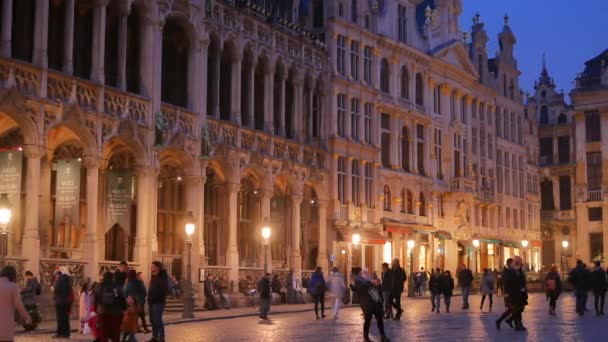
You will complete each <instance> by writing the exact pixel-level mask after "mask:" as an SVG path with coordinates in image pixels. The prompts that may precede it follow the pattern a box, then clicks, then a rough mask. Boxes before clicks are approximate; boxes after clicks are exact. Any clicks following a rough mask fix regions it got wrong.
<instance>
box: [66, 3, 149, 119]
mask: <svg viewBox="0 0 608 342" xmlns="http://www.w3.org/2000/svg"><path fill="white" fill-rule="evenodd" d="M72 1H73V0H72ZM159 26H160V23H158V22H157V21H155V20H153V19H152V18H149V17H147V16H144V17H142V22H141V48H140V50H139V62H140V64H139V86H140V90H141V94H142V95H144V96H146V97H152V95H153V94H154V59H155V58H154V35H155V34H154V32H155V31H156V30H158V27H159ZM150 124H152V123H150Z"/></svg>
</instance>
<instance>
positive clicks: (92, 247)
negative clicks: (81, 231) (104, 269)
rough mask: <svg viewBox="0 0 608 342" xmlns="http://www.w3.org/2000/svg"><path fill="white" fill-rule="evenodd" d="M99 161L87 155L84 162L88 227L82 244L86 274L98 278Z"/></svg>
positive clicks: (91, 277)
mask: <svg viewBox="0 0 608 342" xmlns="http://www.w3.org/2000/svg"><path fill="white" fill-rule="evenodd" d="M99 163H100V160H99V159H98V158H95V157H85V158H84V159H83V164H84V166H85V167H86V169H87V228H86V233H85V237H84V244H83V246H82V248H83V251H86V253H84V255H85V260H86V261H87V265H86V268H85V275H86V276H87V277H88V278H90V279H97V276H98V275H99V270H98V265H99V260H100V257H101V255H100V248H99V243H98V241H97V236H98V234H97V212H98V210H99V207H98V200H99Z"/></svg>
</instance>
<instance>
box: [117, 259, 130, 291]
mask: <svg viewBox="0 0 608 342" xmlns="http://www.w3.org/2000/svg"><path fill="white" fill-rule="evenodd" d="M127 271H129V264H127V262H126V261H124V260H123V261H121V262H120V264H119V265H118V268H117V269H116V271H114V281H115V282H116V285H118V286H121V287H122V286H125V283H126V282H127Z"/></svg>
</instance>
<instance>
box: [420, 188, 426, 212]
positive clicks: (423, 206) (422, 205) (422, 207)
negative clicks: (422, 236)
mask: <svg viewBox="0 0 608 342" xmlns="http://www.w3.org/2000/svg"><path fill="white" fill-rule="evenodd" d="M419 202H420V207H419V209H418V215H420V216H426V200H425V198H424V194H423V193H422V192H421V193H420V201H419Z"/></svg>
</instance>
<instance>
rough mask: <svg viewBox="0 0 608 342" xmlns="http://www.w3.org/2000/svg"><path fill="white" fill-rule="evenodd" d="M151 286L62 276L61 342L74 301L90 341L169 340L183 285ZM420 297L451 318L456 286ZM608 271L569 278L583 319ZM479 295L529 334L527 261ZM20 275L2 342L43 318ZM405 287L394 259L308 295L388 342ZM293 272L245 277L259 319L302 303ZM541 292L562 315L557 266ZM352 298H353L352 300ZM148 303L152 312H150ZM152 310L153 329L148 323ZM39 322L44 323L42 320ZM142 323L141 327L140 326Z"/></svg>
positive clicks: (444, 283) (211, 300)
mask: <svg viewBox="0 0 608 342" xmlns="http://www.w3.org/2000/svg"><path fill="white" fill-rule="evenodd" d="M151 274H152V276H151V279H150V282H149V284H148V287H146V285H145V282H144V280H143V279H142V278H141V272H140V273H137V272H136V271H135V270H133V269H129V267H128V264H127V263H126V262H124V261H123V262H121V263H120V265H119V266H118V268H117V269H116V270H115V271H114V272H106V273H104V274H103V277H102V278H101V280H100V281H99V282H92V283H83V284H82V285H81V287H80V292H79V294H78V296H75V295H74V293H73V287H72V283H71V280H70V276H69V275H68V274H64V273H62V271H61V270H59V269H58V270H56V271H55V272H54V274H53V280H52V285H51V287H50V290H51V293H52V295H53V301H54V304H55V313H56V323H57V329H56V334H55V336H54V337H55V338H69V337H70V314H71V311H72V306H73V304H74V302H75V301H76V300H77V301H78V316H79V320H80V326H79V332H80V333H83V334H90V335H92V337H93V338H94V339H95V341H104V342H105V341H108V340H112V341H129V342H132V341H135V334H136V333H141V332H143V333H150V332H151V333H152V338H151V339H150V341H151V342H157V341H164V339H165V332H164V323H163V312H164V307H165V303H166V298H167V296H170V295H173V296H175V297H178V296H179V295H180V293H179V291H176V290H175V288H176V287H179V286H178V281H177V280H176V279H175V278H174V277H171V278H170V277H169V276H168V274H167V272H166V270H164V269H163V265H162V263H161V262H159V261H155V262H153V263H152V265H151ZM410 276H412V277H413V278H412V280H411V283H413V286H414V289H413V294H414V295H415V296H424V295H425V293H426V291H427V290H428V291H429V292H430V299H431V312H436V313H438V314H439V313H440V311H441V298H442V297H443V303H444V305H445V312H446V313H449V312H450V304H451V298H452V296H453V292H454V286H455V280H454V278H453V277H452V274H451V273H450V271H449V270H441V269H439V268H437V269H435V270H431V274H430V275H429V274H428V273H427V272H426V271H425V269H424V268H420V271H417V272H415V273H414V274H411V275H410ZM607 277H608V272H607V271H605V270H604V269H603V268H602V267H601V264H600V262H599V261H596V262H594V264H593V266H592V267H588V266H587V265H585V264H584V263H583V262H582V261H581V260H578V261H577V263H576V267H574V268H573V269H572V270H571V271H570V273H569V275H568V281H569V282H570V283H571V284H572V286H573V288H574V296H575V297H576V312H577V314H578V315H581V316H583V315H585V313H586V312H587V311H590V310H589V309H588V308H587V301H588V296H589V293H592V294H593V296H594V309H595V314H596V315H597V316H602V315H604V305H605V297H606V292H607V291H608V278H607ZM456 278H457V281H458V286H459V287H460V290H461V293H462V298H463V299H462V302H463V306H462V309H463V310H467V309H469V298H468V297H469V294H470V292H471V289H472V286H473V282H474V275H473V272H472V271H471V270H470V269H468V268H467V267H466V266H465V265H461V266H460V267H459V268H458V270H457V275H456ZM478 280H479V289H478V290H479V293H480V295H481V305H480V310H484V304H486V299H487V304H488V310H489V311H492V308H493V305H494V295H495V294H497V293H498V291H499V290H500V291H501V292H502V294H503V298H504V306H505V311H504V312H503V313H502V314H501V315H500V316H499V318H498V319H497V320H496V328H497V329H498V330H500V329H501V325H502V323H503V322H504V323H506V324H507V325H509V326H510V327H511V328H513V329H515V330H516V331H525V330H526V327H525V326H524V324H523V312H524V310H525V307H526V306H527V305H528V291H527V283H526V272H525V266H524V263H523V260H522V258H521V257H518V256H515V257H513V258H509V259H508V260H507V262H506V265H505V266H504V268H503V270H502V272H498V271H496V270H494V271H492V270H491V269H484V270H483V272H482V273H481V274H480V275H479V278H478ZM16 281H17V273H16V270H15V268H14V267H12V266H6V267H4V268H3V269H2V271H1V273H0V306H2V307H3V310H0V341H4V340H6V341H11V340H12V339H13V336H14V329H15V324H14V323H13V322H15V321H16V318H18V317H16V314H17V315H18V316H20V321H19V322H21V323H22V324H24V326H26V327H27V326H28V325H32V324H34V321H35V320H36V317H35V315H36V314H37V299H36V297H37V296H39V295H40V294H41V292H42V287H41V284H40V283H39V282H38V280H37V279H36V278H35V277H34V275H33V274H32V272H29V271H27V272H26V273H25V282H24V283H25V286H24V287H23V288H21V287H19V285H17V284H16ZM406 281H407V274H406V272H405V270H404V269H403V268H402V267H401V266H400V264H399V260H398V259H394V260H393V261H392V263H391V265H389V264H388V263H384V264H382V272H381V274H380V275H377V274H376V273H375V272H369V271H368V270H367V269H366V268H363V269H362V268H360V267H353V269H352V270H351V276H350V280H349V282H348V284H349V286H347V281H346V277H345V276H344V275H343V274H342V273H340V271H339V269H338V268H337V267H333V268H332V270H331V272H330V274H329V275H328V276H327V277H325V276H324V274H323V270H322V269H321V267H317V269H316V270H315V271H314V272H313V274H312V275H311V276H310V278H309V279H305V280H303V284H304V287H305V288H306V291H307V292H308V293H309V294H310V296H311V299H312V301H313V303H314V313H315V317H316V319H323V318H326V315H325V298H326V293H329V295H330V296H331V297H333V298H334V302H333V310H332V318H333V319H338V317H339V313H340V308H341V306H342V305H343V304H347V303H350V302H352V303H358V304H359V305H360V306H361V309H362V315H363V316H364V325H363V335H364V339H365V341H370V339H369V329H370V325H371V321H372V319H373V318H375V319H376V322H377V326H378V330H379V332H380V334H381V337H382V341H389V338H388V337H387V336H386V334H385V330H384V320H387V319H393V320H399V319H400V318H401V316H402V314H403V312H404V310H403V308H402V306H401V296H402V293H403V291H404V288H405V284H406ZM297 284H298V280H297V279H296V278H295V276H294V273H293V271H290V272H289V274H288V275H287V277H286V279H280V278H279V275H277V274H275V275H271V274H270V273H265V274H264V275H263V276H262V277H261V278H260V279H259V280H257V281H256V282H254V281H252V280H251V277H250V276H247V278H245V279H244V280H242V281H241V282H240V283H239V290H240V292H242V293H243V294H244V295H246V296H250V297H251V298H252V301H253V300H254V299H255V296H258V299H259V306H260V311H259V317H260V318H261V319H264V320H266V319H268V313H269V312H270V305H271V303H272V301H273V299H275V300H278V301H279V302H287V303H301V302H302V298H301V296H302V292H301V291H300V290H299V286H298V285H297ZM543 288H544V290H545V293H546V298H547V301H548V303H549V315H555V314H556V308H557V302H558V299H559V297H560V295H561V293H562V291H563V288H564V287H563V282H562V279H561V277H560V274H559V272H558V270H557V267H556V266H552V267H551V268H550V270H549V272H548V273H547V274H546V275H545V277H544V284H543ZM351 291H352V298H351ZM203 292H204V295H205V302H206V304H205V306H206V308H207V309H209V310H214V309H217V308H218V307H219V305H218V303H217V301H216V299H215V295H219V298H220V301H221V305H222V306H223V307H224V308H226V309H229V308H230V307H231V305H230V299H229V298H230V297H229V296H228V293H229V285H228V282H227V281H226V280H225V279H223V278H222V277H221V276H220V277H219V278H218V279H215V276H214V275H213V274H208V275H207V277H206V279H205V281H204V291H203ZM146 304H147V305H146ZM146 307H147V308H148V313H149V319H150V324H151V328H152V330H151V331H150V330H149V329H148V325H147V323H146ZM38 319H39V317H38ZM139 322H141V325H140V324H139Z"/></svg>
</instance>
